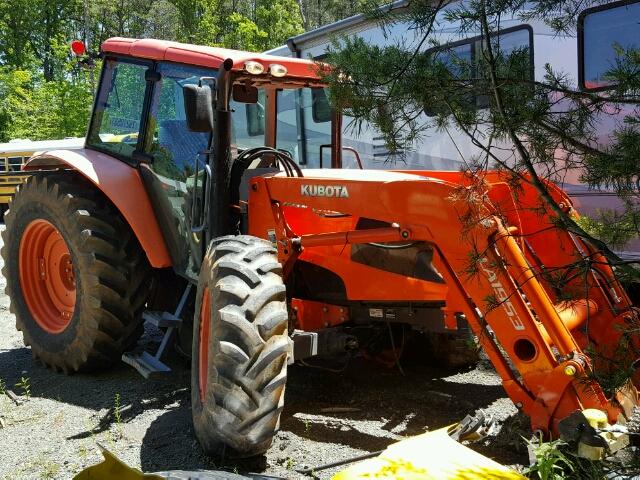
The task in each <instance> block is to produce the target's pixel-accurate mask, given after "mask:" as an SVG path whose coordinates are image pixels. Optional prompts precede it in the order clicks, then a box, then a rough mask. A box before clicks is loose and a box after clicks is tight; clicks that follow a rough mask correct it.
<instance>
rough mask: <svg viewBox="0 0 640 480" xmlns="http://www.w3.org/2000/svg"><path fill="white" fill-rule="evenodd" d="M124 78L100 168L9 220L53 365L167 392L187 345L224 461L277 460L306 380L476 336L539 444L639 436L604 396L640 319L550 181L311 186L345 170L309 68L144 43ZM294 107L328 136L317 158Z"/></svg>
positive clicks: (33, 168) (18, 304)
mask: <svg viewBox="0 0 640 480" xmlns="http://www.w3.org/2000/svg"><path fill="white" fill-rule="evenodd" d="M102 55H103V59H104V63H103V68H102V74H101V79H100V86H99V88H98V92H97V95H96V99H95V105H94V108H93V114H92V117H91V122H90V125H89V130H88V134H87V139H86V146H85V148H84V149H82V150H76V151H64V150H59V151H50V152H46V153H44V154H41V155H38V156H36V157H34V158H32V159H31V160H30V161H29V162H28V163H27V165H26V167H25V170H26V171H28V172H30V173H31V176H30V178H29V179H28V181H27V182H26V183H25V184H24V185H23V186H22V187H21V188H20V190H19V192H18V193H17V194H16V196H15V198H14V200H13V202H12V203H11V206H10V210H9V212H8V213H7V214H6V224H7V227H6V231H5V232H4V234H3V237H4V247H3V250H2V255H3V257H4V259H5V267H4V270H3V273H4V275H5V277H6V278H7V292H8V294H9V296H10V297H11V311H12V312H13V313H14V314H15V315H16V320H17V327H18V329H20V330H22V332H23V334H24V340H25V343H26V344H27V345H30V346H31V349H32V352H33V354H34V356H35V357H36V358H37V359H39V360H40V361H41V362H42V363H44V364H45V365H47V366H49V367H51V368H52V369H54V370H59V371H63V372H65V373H70V372H75V371H89V370H93V369H98V368H103V367H105V366H108V365H110V364H113V363H114V362H116V361H119V360H120V358H122V359H123V360H125V361H126V362H127V363H129V364H131V365H133V366H134V367H136V368H137V369H138V370H139V371H140V372H141V373H143V374H144V375H145V376H148V375H150V374H152V373H155V372H160V371H166V370H168V367H167V366H166V365H165V364H164V363H162V361H161V355H162V353H163V351H164V349H165V347H166V345H167V344H168V342H169V341H170V340H172V339H173V340H176V342H177V344H178V346H179V347H180V348H181V349H182V350H183V351H185V352H190V353H191V356H192V407H193V420H194V424H195V431H196V434H197V437H198V439H199V440H200V443H201V444H202V446H203V448H204V450H205V451H207V452H210V453H217V452H220V451H221V450H222V449H226V451H227V452H229V451H233V452H235V453H236V454H238V455H254V454H259V453H262V452H264V451H265V450H266V449H267V448H268V447H269V445H270V443H271V441H272V436H273V435H274V433H275V431H276V430H277V428H278V422H279V417H280V412H281V411H282V408H283V399H284V390H285V383H286V379H287V364H288V363H289V362H293V361H296V360H299V359H305V358H308V357H311V356H314V355H319V354H325V353H336V352H343V353H346V352H348V351H349V350H355V349H357V348H359V344H360V343H361V342H362V338H363V336H364V337H366V335H367V332H371V331H374V330H375V329H376V327H380V326H382V328H384V329H385V330H386V329H387V328H390V326H391V325H398V324H405V325H410V326H411V327H412V328H414V329H417V330H421V331H424V332H436V333H438V332H439V333H447V332H456V331H457V330H458V329H462V328H464V326H466V325H468V326H470V327H471V329H472V330H473V332H474V333H475V335H476V336H477V338H478V339H479V342H480V344H481V346H482V347H483V348H484V349H485V351H486V352H487V354H488V355H489V357H490V359H491V361H492V362H493V365H494V366H495V369H496V371H497V372H498V374H499V375H500V377H501V378H502V382H503V385H504V388H505V390H506V392H507V393H508V395H509V396H510V397H511V399H512V400H513V401H514V403H515V404H516V406H517V407H518V408H519V409H522V410H523V411H524V412H526V413H527V414H528V415H529V416H530V417H531V422H532V426H533V428H534V429H535V430H540V431H541V432H543V433H545V434H549V435H551V436H557V435H558V434H559V431H560V430H564V432H565V433H567V432H568V434H569V436H571V434H576V435H577V436H575V438H574V439H575V440H577V441H580V442H586V444H588V445H591V444H593V443H594V441H593V438H591V439H587V440H584V438H583V437H581V435H583V434H584V435H586V433H585V432H586V431H587V430H585V428H586V427H585V425H583V424H582V423H580V422H581V420H580V419H578V420H576V417H575V412H576V411H578V412H579V411H582V410H584V409H598V410H600V411H602V412H604V414H603V415H605V416H606V419H605V422H604V423H606V421H608V422H610V423H612V424H613V423H616V422H618V424H619V425H620V424H622V423H625V421H628V420H630V419H631V417H632V415H633V410H634V408H635V407H636V405H637V403H638V395H637V390H636V385H634V383H633V382H632V381H627V382H625V383H623V384H622V385H618V386H617V388H616V389H615V391H608V390H604V389H603V387H602V386H601V385H600V384H599V383H598V382H597V381H596V379H595V376H594V375H593V374H592V373H593V371H594V368H595V367H596V366H599V367H601V368H606V365H604V366H602V365H596V363H597V359H598V358H604V357H612V356H615V355H616V354H617V355H618V356H619V355H620V352H619V351H617V352H616V349H620V345H626V346H627V347H628V355H630V356H633V355H635V354H634V349H635V346H636V343H634V342H633V341H631V342H627V343H624V342H623V341H624V340H625V333H624V332H625V330H628V326H629V325H632V324H634V322H637V320H638V318H637V313H636V311H635V310H634V308H633V306H632V304H631V302H630V300H629V298H628V296H627V294H626V293H625V291H624V290H623V289H622V287H621V286H620V284H619V283H618V282H617V281H616V279H615V277H614V275H613V271H612V269H611V267H610V266H609V264H608V263H607V262H606V260H605V259H604V258H603V257H602V256H601V255H600V254H599V253H598V251H597V250H595V249H594V248H593V246H591V245H590V244H588V243H587V242H585V241H583V240H582V239H580V238H578V237H576V236H575V235H573V234H571V233H570V232H567V231H565V230H562V229H560V228H558V227H557V222H556V221H554V215H553V214H552V213H550V210H549V209H545V208H544V206H541V204H540V200H539V196H538V193H537V191H536V190H535V189H534V188H533V187H532V186H531V185H530V184H529V183H528V182H527V181H524V180H523V181H521V182H519V183H517V184H514V181H513V179H512V178H508V177H507V176H505V175H504V174H502V173H500V172H486V173H485V174H484V179H483V182H481V183H480V186H479V183H478V181H477V179H473V181H472V179H470V178H469V177H467V176H466V175H465V174H463V173H459V172H437V171H419V172H412V171H366V170H346V169H340V168H325V169H303V168H301V165H300V163H303V162H302V161H296V159H298V160H300V159H301V158H303V157H305V158H307V159H308V158H309V157H310V156H313V155H316V156H320V158H321V154H322V152H323V150H324V153H325V158H330V161H329V160H327V162H326V164H325V166H329V165H330V166H331V167H340V166H341V162H342V158H343V154H344V151H343V148H342V147H341V140H340V118H339V115H338V114H337V113H335V112H333V113H332V114H331V115H329V117H328V118H326V119H323V118H322V115H325V116H326V115H327V112H329V109H328V105H327V104H326V96H325V95H324V93H323V90H322V87H323V84H322V78H321V75H319V72H318V68H319V67H318V66H317V65H315V64H314V63H313V62H310V61H306V60H299V59H291V58H279V57H271V56H264V55H258V54H252V53H246V52H238V51H231V50H224V49H218V48H209V47H200V46H194V45H183V44H178V43H172V42H166V41H157V40H133V39H125V38H113V39H110V40H107V41H106V42H105V43H104V44H103V46H102ZM287 102H302V103H303V105H304V107H305V108H304V109H302V110H298V111H303V112H304V115H306V114H307V113H309V116H308V117H309V118H307V120H308V121H311V120H314V121H315V120H317V121H318V123H323V122H324V126H325V127H326V131H325V132H324V134H322V135H320V134H319V133H318V132H319V130H316V131H312V132H311V133H310V134H308V135H307V138H306V139H305V142H298V140H299V138H298V136H297V133H298V132H296V131H295V130H294V129H292V128H291V125H293V124H294V122H293V118H292V117H288V115H289V113H290V112H291V111H293V110H287V108H285V107H286V104H287ZM322 112H324V113H322ZM323 135H324V136H323ZM325 137H326V138H325ZM312 148H313V149H315V150H314V151H310V150H309V149H312ZM302 149H307V150H306V155H304V156H303V155H301V151H302ZM302 166H304V165H302ZM548 188H549V189H550V191H551V194H552V196H553V197H554V200H555V202H556V203H557V204H558V205H559V206H560V208H562V209H564V210H565V211H566V212H568V213H570V214H575V212H572V206H571V203H570V201H569V199H568V198H567V196H566V195H565V194H564V193H563V192H562V191H561V190H559V189H558V188H556V187H554V186H553V185H549V186H548ZM585 262H587V263H585ZM585 264H588V268H584V265H585ZM552 278H553V279H554V281H553V282H552V281H551V279H552ZM558 279H563V281H564V283H563V284H562V287H561V288H559V287H558ZM196 286H197V288H193V287H196ZM489 299H492V301H489ZM145 320H146V321H148V322H151V323H154V324H155V325H156V326H158V327H160V328H161V329H163V330H164V331H165V332H166V333H165V335H164V339H163V341H162V344H161V345H160V347H159V350H158V352H157V353H156V354H155V355H151V354H149V353H146V352H143V353H131V352H130V350H131V349H132V348H133V346H134V345H135V343H136V340H137V339H138V337H139V336H140V334H141V332H142V329H143V321H145ZM176 333H177V336H176ZM623 356H624V355H623ZM636 356H637V355H636ZM567 419H572V421H571V422H573V423H571V422H569V423H567ZM563 422H565V423H563ZM603 425H604V424H602V425H601V426H603ZM576 432H578V433H576ZM601 433H602V432H601V431H595V430H593V432H591V434H592V437H593V436H594V435H596V436H597V435H601ZM599 438H604V437H599ZM603 441H604V440H603ZM595 443H597V442H595ZM605 444H606V441H605Z"/></svg>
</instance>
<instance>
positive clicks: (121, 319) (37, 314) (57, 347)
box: [2, 172, 149, 373]
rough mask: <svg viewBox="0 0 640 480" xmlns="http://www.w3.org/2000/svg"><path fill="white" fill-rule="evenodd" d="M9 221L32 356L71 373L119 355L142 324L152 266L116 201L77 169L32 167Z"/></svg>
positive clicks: (12, 274) (10, 276) (16, 310)
mask: <svg viewBox="0 0 640 480" xmlns="http://www.w3.org/2000/svg"><path fill="white" fill-rule="evenodd" d="M5 221H6V229H5V230H4V232H2V238H3V241H4V245H3V247H2V257H3V259H4V267H3V268H2V274H3V275H4V277H5V278H6V280H7V287H6V293H7V295H8V296H9V298H10V300H11V305H10V309H11V312H12V313H13V314H14V315H15V317H16V328H17V329H18V330H21V331H22V334H23V337H24V343H25V345H30V346H31V351H32V354H33V356H34V358H36V359H37V360H39V361H40V362H42V363H43V364H45V365H46V366H48V367H49V368H52V369H53V370H56V371H62V372H64V373H73V372H76V371H92V370H96V369H101V368H104V367H107V366H110V365H112V364H113V363H115V362H117V361H119V360H120V358H121V355H122V352H123V351H124V350H125V349H127V348H130V347H131V346H132V345H133V344H134V343H135V341H136V340H137V339H138V337H139V336H140V334H141V333H142V331H143V327H142V323H141V314H142V309H143V308H144V305H145V302H146V299H147V294H148V284H149V266H148V263H147V259H146V256H145V255H144V253H143V252H142V250H141V247H140V245H139V244H138V241H137V239H136V238H135V236H134V235H133V232H132V231H131V229H130V227H129V226H128V225H127V223H126V222H125V221H124V220H123V219H122V217H121V216H120V214H119V213H118V211H117V210H116V209H115V207H113V206H112V205H111V204H110V203H109V201H108V200H107V199H106V198H105V197H104V196H103V195H102V193H101V192H99V191H98V190H97V189H96V187H94V186H93V185H92V184H90V183H89V182H88V181H86V180H85V179H83V178H82V177H80V176H79V175H77V174H74V173H73V172H64V173H55V174H48V175H34V176H31V177H29V179H28V180H27V181H26V183H25V184H24V185H21V186H20V187H19V189H18V192H17V193H16V195H15V197H14V199H13V201H12V202H11V205H10V208H9V210H8V211H7V213H6V214H5Z"/></svg>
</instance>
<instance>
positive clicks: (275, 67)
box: [269, 63, 287, 77]
mask: <svg viewBox="0 0 640 480" xmlns="http://www.w3.org/2000/svg"><path fill="white" fill-rule="evenodd" d="M269 73H270V74H271V75H273V76H274V77H284V76H285V75H286V74H287V67H285V66H284V65H280V64H278V63H272V64H271V65H269Z"/></svg>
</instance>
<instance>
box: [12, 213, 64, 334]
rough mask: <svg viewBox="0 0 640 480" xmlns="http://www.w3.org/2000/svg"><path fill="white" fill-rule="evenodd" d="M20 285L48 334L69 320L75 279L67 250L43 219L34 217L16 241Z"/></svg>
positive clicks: (54, 230) (52, 228)
mask: <svg viewBox="0 0 640 480" xmlns="http://www.w3.org/2000/svg"><path fill="white" fill-rule="evenodd" d="M18 262H19V270H20V284H21V287H22V293H23V295H24V299H25V303H26V304H27V308H28V309H29V311H30V313H31V315H32V316H33V318H34V320H35V321H36V323H37V324H38V325H39V326H40V327H41V328H42V329H43V330H44V331H46V332H48V333H54V334H55V333H60V332H62V331H63V330H65V329H66V328H67V327H68V326H69V324H70V323H71V317H72V316H73V311H74V309H75V303H76V279H75V272H74V268H73V261H72V258H71V252H70V251H69V247H68V246H67V243H66V242H65V241H64V239H63V238H62V235H61V234H60V232H59V231H58V230H57V229H56V227H55V226H53V224H51V223H50V222H48V221H46V220H42V219H38V220H34V221H32V222H31V223H29V225H27V227H26V228H25V230H24V232H23V235H22V239H21V240H20V252H19V259H18Z"/></svg>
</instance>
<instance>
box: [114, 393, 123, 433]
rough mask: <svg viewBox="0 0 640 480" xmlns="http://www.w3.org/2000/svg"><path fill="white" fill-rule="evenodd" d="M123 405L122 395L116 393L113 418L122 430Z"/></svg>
mask: <svg viewBox="0 0 640 480" xmlns="http://www.w3.org/2000/svg"><path fill="white" fill-rule="evenodd" d="M121 408H122V404H121V403H120V394H119V393H116V394H115V396H114V398H113V417H114V418H115V420H116V425H118V427H119V428H122V411H121Z"/></svg>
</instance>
